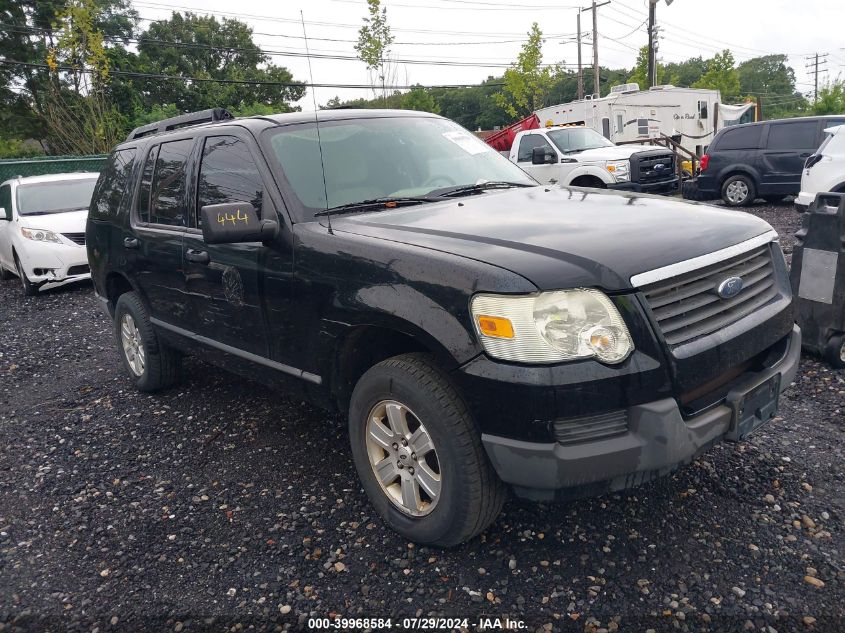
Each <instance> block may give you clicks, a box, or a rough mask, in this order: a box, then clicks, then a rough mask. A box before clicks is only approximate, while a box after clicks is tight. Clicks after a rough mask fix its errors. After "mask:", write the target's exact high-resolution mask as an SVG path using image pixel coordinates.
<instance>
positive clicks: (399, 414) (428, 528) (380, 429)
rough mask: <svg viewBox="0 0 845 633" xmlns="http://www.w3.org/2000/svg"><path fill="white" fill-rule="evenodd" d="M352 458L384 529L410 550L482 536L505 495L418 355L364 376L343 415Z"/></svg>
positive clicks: (448, 394) (450, 392) (461, 415)
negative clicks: (346, 414) (412, 543)
mask: <svg viewBox="0 0 845 633" xmlns="http://www.w3.org/2000/svg"><path fill="white" fill-rule="evenodd" d="M349 435H350V442H351V444H352V456H353V459H354V461H355V467H356V469H357V470H358V475H359V477H360V478H361V483H362V485H363V487H364V490H365V492H366V493H367V496H368V497H369V499H370V501H371V502H372V504H373V506H374V507H375V509H376V510H377V511H378V513H379V514H380V515H381V517H382V518H383V519H384V520H385V522H386V523H387V524H388V525H389V526H390V527H391V528H392V529H394V530H395V531H397V532H399V533H400V534H402V535H403V536H404V537H406V538H408V539H410V540H412V541H415V542H417V543H424V544H429V545H437V546H441V547H449V546H452V545H457V544H459V543H462V542H464V541H466V540H469V539H471V538H473V537H474V536H476V535H477V534H479V533H480V532H481V531H482V530H484V529H485V528H486V527H487V526H488V525H490V523H492V522H493V520H494V519H495V518H496V516H497V515H498V514H499V511H500V510H501V508H502V504H503V503H504V499H505V493H506V488H505V486H504V484H503V483H502V482H501V481H500V480H499V478H498V477H497V475H496V473H495V472H494V471H493V467H492V466H491V465H490V462H489V461H488V459H487V455H486V453H485V452H484V449H483V447H482V446H481V435H480V433H479V431H478V428H477V427H476V425H475V423H474V421H473V420H472V417H471V416H470V414H469V411H468V410H467V407H466V404H464V402H463V400H462V399H461V397H460V396H459V395H458V393H457V392H456V391H455V389H454V387H453V386H452V385H451V383H450V382H449V380H448V378H447V377H446V375H445V374H444V373H443V372H442V371H441V370H440V369H439V368H438V367H437V366H436V365H435V364H434V362H433V360H432V359H431V358H430V357H429V356H427V355H425V354H405V355H402V356H396V357H393V358H390V359H388V360H385V361H383V362H381V363H379V364H377V365H376V366H374V367H372V368H371V369H370V370H369V371H367V372H366V373H365V374H364V375H363V376H362V377H361V379H360V380H359V381H358V384H357V385H356V386H355V390H354V391H353V394H352V401H351V403H350V410H349Z"/></svg>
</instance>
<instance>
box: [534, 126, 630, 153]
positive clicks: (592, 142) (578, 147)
mask: <svg viewBox="0 0 845 633" xmlns="http://www.w3.org/2000/svg"><path fill="white" fill-rule="evenodd" d="M547 134H548V136H549V138H550V139H552V143H554V144H555V145H557V148H558V149H559V150H560V151H561V152H563V153H564V154H575V153H577V152H583V151H584V150H587V149H598V148H599V147H613V146H614V144H613V143H611V142H610V141H609V140H607V139H606V138H605V137H603V136H602V135H601V134H599V133H598V132H596V131H595V130H591V129H590V128H586V127H578V128H569V129H562V130H549V132H547Z"/></svg>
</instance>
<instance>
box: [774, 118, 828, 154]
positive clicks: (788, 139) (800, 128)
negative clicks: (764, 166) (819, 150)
mask: <svg viewBox="0 0 845 633" xmlns="http://www.w3.org/2000/svg"><path fill="white" fill-rule="evenodd" d="M817 126H818V122H817V121H796V122H794V123H793V122H790V123H772V124H770V125H769V142H768V148H769V149H774V150H790V149H813V148H815V146H816V127H817Z"/></svg>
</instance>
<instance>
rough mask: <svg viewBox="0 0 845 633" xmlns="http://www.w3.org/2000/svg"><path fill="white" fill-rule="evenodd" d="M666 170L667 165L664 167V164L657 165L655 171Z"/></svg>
mask: <svg viewBox="0 0 845 633" xmlns="http://www.w3.org/2000/svg"><path fill="white" fill-rule="evenodd" d="M665 168H666V165H664V164H663V163H657V164H656V165H655V166H654V171H663V170H664V169H665Z"/></svg>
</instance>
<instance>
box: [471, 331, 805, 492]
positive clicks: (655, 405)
mask: <svg viewBox="0 0 845 633" xmlns="http://www.w3.org/2000/svg"><path fill="white" fill-rule="evenodd" d="M800 357H801V330H800V329H799V328H798V326H794V327H793V330H792V333H791V334H790V335H789V340H788V345H787V346H786V349H785V351H784V353H783V356H781V358H780V359H779V360H778V361H777V362H776V363H774V364H772V365H771V366H770V367H768V368H767V369H765V370H763V371H760V372H755V373H749V374H748V375H747V376H744V377H743V380H742V381H741V382H739V383H738V384H736V385H735V386H734V387H733V389H732V391H731V394H730V395H729V396H728V398H726V401H727V400H730V399H731V396H735V397H738V396H740V395H741V394H743V393H747V392H749V391H751V390H752V389H753V388H754V387H756V386H757V385H759V384H761V383H762V382H764V381H766V380H768V379H770V378H772V377H773V376H775V375H776V374H780V388H781V391H783V389H785V388H786V387H787V386H789V384H790V383H791V382H792V380H793V379H794V377H795V373H796V371H797V369H798V362H799V360H800ZM627 413H628V429H627V431H625V432H624V434H621V435H617V436H615V437H609V438H605V439H597V440H592V441H585V442H581V443H578V444H573V445H563V444H560V443H557V442H552V443H540V442H527V441H521V440H515V439H510V438H505V437H500V436H496V435H489V434H486V433H485V434H482V437H481V439H482V443H483V445H484V448H485V450H486V451H487V455H488V456H489V458H490V461H491V462H492V464H493V467H494V468H495V469H496V472H497V473H498V475H499V477H501V479H502V480H503V481H505V482H506V483H508V484H510V485H512V486H513V487H514V489H515V491H516V492H517V494H520V495H521V496H525V497H529V498H534V499H553V498H555V497H556V496H557V495H558V493H559V491H561V490H562V489H566V488H586V489H588V490H589V491H590V492H591V493H597V494H598V493H601V492H606V491H612V490H621V489H624V488H629V487H631V486H635V485H639V484H641V483H644V482H645V481H649V480H650V479H653V478H655V477H659V476H661V475H664V474H666V473H669V472H671V471H672V470H675V469H676V468H678V467H680V466H682V465H684V464H687V463H689V462H691V461H692V460H693V459H694V458H695V457H696V456H697V455H699V454H700V453H702V452H703V451H705V450H706V449H707V448H709V447H710V446H711V445H712V444H714V443H716V442H717V441H719V440H720V439H723V438H724V437H725V435H727V434H728V433H729V432H730V431H731V430H732V425H733V424H734V415H733V409H732V408H731V407H730V406H729V405H728V404H726V403H721V404H718V405H716V406H713V407H711V408H709V409H707V410H705V411H704V412H702V413H700V414H698V415H695V416H692V417H687V418H684V417H683V416H682V414H681V411H680V409H679V407H678V403H677V401H676V400H675V399H674V398H661V399H659V400H655V401H652V402H647V403H644V404H639V405H635V406H631V407H628V409H627Z"/></svg>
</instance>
